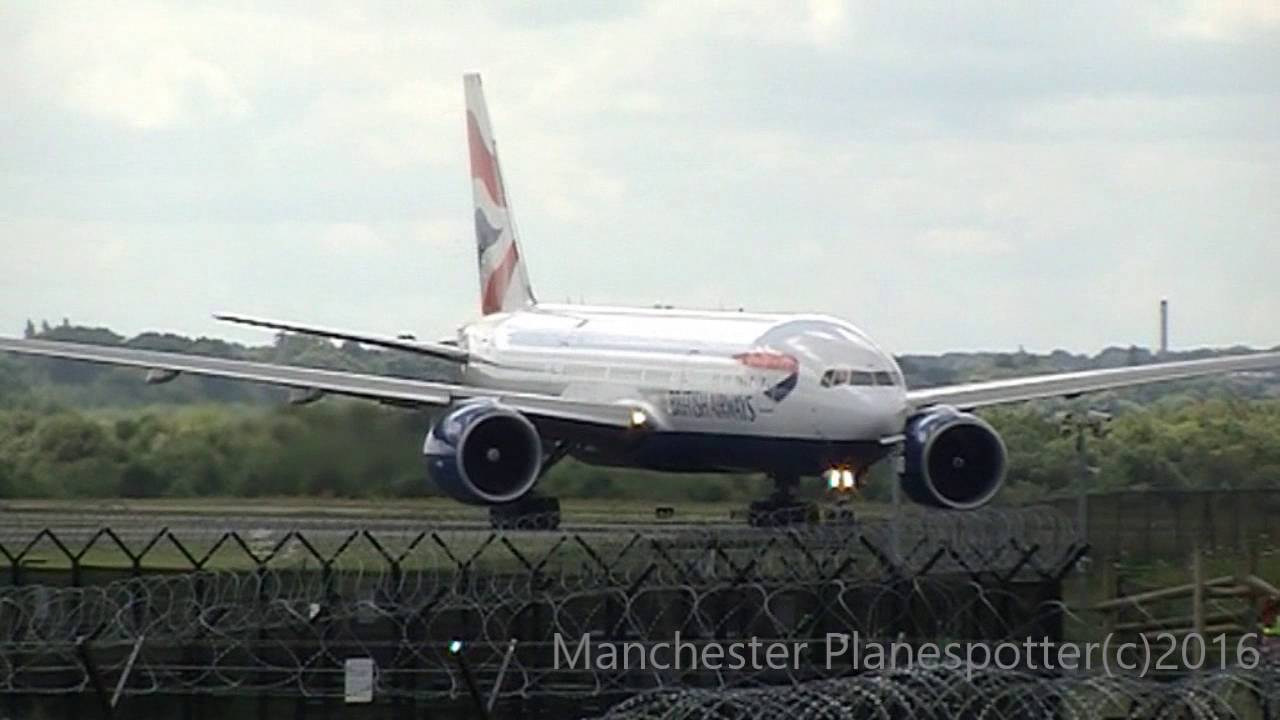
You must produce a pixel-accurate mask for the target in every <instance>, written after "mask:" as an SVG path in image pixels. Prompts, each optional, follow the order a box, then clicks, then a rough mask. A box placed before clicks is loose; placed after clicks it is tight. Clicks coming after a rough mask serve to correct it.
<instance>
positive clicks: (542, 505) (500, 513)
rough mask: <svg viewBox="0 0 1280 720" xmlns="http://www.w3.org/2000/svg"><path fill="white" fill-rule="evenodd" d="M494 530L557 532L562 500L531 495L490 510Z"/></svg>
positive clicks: (490, 523)
mask: <svg viewBox="0 0 1280 720" xmlns="http://www.w3.org/2000/svg"><path fill="white" fill-rule="evenodd" d="M489 525H490V526H492V527H493V529H494V530H556V529H558V528H559V527H560V499H559V498H553V497H547V496H545V495H535V494H533V493H530V494H528V495H526V496H524V497H522V498H520V499H519V500H516V501H515V502H510V503H505V504H503V505H494V506H492V507H490V508H489Z"/></svg>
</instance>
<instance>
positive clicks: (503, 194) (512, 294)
mask: <svg viewBox="0 0 1280 720" xmlns="http://www.w3.org/2000/svg"><path fill="white" fill-rule="evenodd" d="M463 85H464V86H465V87H466V92H467V143H468V144H469V145H470V147H471V192H472V196H473V197H474V199H475V222H476V250H477V253H478V259H479V262H480V309H481V311H482V312H483V313H484V314H485V315H489V314H492V313H497V312H511V311H514V310H519V309H521V308H525V307H529V306H531V305H533V304H534V299H533V289H532V288H531V287H530V285H529V274H528V271H527V270H526V269H525V264H524V258H523V257H522V256H521V252H520V243H519V242H518V241H517V240H516V228H515V225H514V224H513V223H512V221H511V208H510V206H509V205H508V204H507V188H506V184H505V183H503V182H502V169H501V167H500V166H499V165H498V151H497V147H496V146H495V145H494V142H493V128H492V127H490V125H489V111H488V109H487V108H486V107H485V104H484V90H483V89H482V88H481V87H480V76H479V75H478V74H475V73H472V74H469V75H465V76H464V77H463Z"/></svg>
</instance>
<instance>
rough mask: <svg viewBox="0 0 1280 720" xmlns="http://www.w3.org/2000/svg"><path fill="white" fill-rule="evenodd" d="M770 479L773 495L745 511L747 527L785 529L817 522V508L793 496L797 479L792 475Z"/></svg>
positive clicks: (774, 476)
mask: <svg viewBox="0 0 1280 720" xmlns="http://www.w3.org/2000/svg"><path fill="white" fill-rule="evenodd" d="M770 479H771V480H773V494H772V495H770V496H769V497H768V498H765V499H764V500H756V501H753V502H752V503H751V505H750V506H749V507H748V509H747V524H748V525H750V526H751V527H786V526H789V525H805V524H809V523H816V522H818V520H819V512H818V506H817V505H816V504H815V503H811V502H805V501H803V500H800V499H798V498H796V496H795V489H796V485H798V484H799V478H797V477H796V476H794V475H772V476H770Z"/></svg>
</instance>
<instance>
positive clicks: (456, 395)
mask: <svg viewBox="0 0 1280 720" xmlns="http://www.w3.org/2000/svg"><path fill="white" fill-rule="evenodd" d="M0 351H7V352H12V353H19V354H23V355H39V356H43V357H52V358H62V359H66V360H83V361H86V362H93V363H104V364H108V365H124V366H130V367H139V368H147V369H149V370H154V371H158V372H161V373H169V374H172V373H190V374H192V375H207V376H210V377H219V378H228V379H232V380H246V381H249V382H258V383H265V384H268V385H281V386H284V387H289V388H296V389H300V390H306V391H313V392H321V393H333V394H336V395H349V396H352V397H359V398H365V399H369V400H379V401H384V402H389V403H403V404H412V405H441V406H443V405H448V404H450V403H452V402H454V401H456V400H462V399H467V398H477V397H486V398H494V399H496V400H501V401H502V402H503V403H505V404H507V405H509V406H511V407H513V408H515V409H517V410H519V411H521V412H523V413H526V414H527V415H529V416H531V417H535V418H539V417H541V418H550V419H555V420H568V421H573V422H581V423H588V424H593V425H602V426H607V427H620V428H628V427H632V423H631V413H632V411H633V410H634V409H636V408H633V407H631V406H628V405H613V404H605V403H592V402H582V401H576V400H566V399H563V398H558V397H554V396H551V395H538V394H534V393H511V392H502V391H500V390H488V389H484V388H473V387H466V386H463V385H452V384H449V383H438V382H427V381H423V380H409V379H405V378H395V377H387V376H382V375H369V374H366V373H352V372H341V371H336V370H319V369H314V368H304V367H296V366H293V365H274V364H271V363H259V362H248V361H245V360H227V359H223V358H215V357H208V356H204V355H182V354H180V353H171V352H156V351H154V350H135V349H133V348H122V347H110V346H100V345H84V344H80V343H67V342H53V341H49V340H17V339H13V338H0Z"/></svg>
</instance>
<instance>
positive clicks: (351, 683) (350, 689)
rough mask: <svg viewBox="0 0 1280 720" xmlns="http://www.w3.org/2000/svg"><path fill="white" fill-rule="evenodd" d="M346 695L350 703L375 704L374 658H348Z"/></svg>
mask: <svg viewBox="0 0 1280 720" xmlns="http://www.w3.org/2000/svg"><path fill="white" fill-rule="evenodd" d="M344 694H345V696H346V700H347V702H348V703H371V702H373V658H347V664H346V683H345V693H344Z"/></svg>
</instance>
